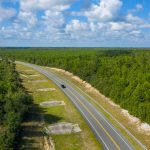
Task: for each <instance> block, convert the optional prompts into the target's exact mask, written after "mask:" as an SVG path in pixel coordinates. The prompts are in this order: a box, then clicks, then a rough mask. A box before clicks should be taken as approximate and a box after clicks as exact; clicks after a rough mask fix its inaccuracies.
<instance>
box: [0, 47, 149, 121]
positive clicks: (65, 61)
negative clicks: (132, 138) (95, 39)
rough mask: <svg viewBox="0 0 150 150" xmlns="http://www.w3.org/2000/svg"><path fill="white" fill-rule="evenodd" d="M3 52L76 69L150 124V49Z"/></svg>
mask: <svg viewBox="0 0 150 150" xmlns="http://www.w3.org/2000/svg"><path fill="white" fill-rule="evenodd" d="M0 55H1V56H3V57H8V58H11V59H12V58H14V59H16V60H21V61H26V62H30V63H35V64H38V65H45V66H50V67H58V68H62V69H65V70H67V71H70V72H73V73H74V74H75V75H78V76H79V77H81V78H82V79H83V80H86V81H87V82H89V83H90V84H92V85H93V86H94V87H96V88H97V89H98V90H99V91H100V92H101V93H103V94H104V95H106V96H108V97H110V98H111V99H112V100H113V101H114V102H116V103H117V104H119V105H121V107H123V108H125V109H127V110H128V111H129V112H130V114H132V115H134V116H136V117H138V118H140V119H141V120H142V121H145V122H147V123H149V124H150V51H149V50H145V49H144V50H142V49H141V50H140V49H132V50H130V49H121V48H120V49H119V48H118V49H117V50H116V49H115V48H114V49H107V48H105V49H98V48H94V49H86V48H84V49H79V48H78V49H67V50H65V49H37V50H36V49H21V50H19V49H18V50H17V49H16V50H13V49H11V50H10V49H8V50H7V49H5V50H4V49H2V50H1V51H0Z"/></svg>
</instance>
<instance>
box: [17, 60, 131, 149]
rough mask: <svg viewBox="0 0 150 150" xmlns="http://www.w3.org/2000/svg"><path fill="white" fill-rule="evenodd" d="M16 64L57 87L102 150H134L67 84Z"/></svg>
mask: <svg viewBox="0 0 150 150" xmlns="http://www.w3.org/2000/svg"><path fill="white" fill-rule="evenodd" d="M17 63H19V64H22V65H25V66H28V67H31V68H33V69H35V70H37V71H38V72H40V73H41V74H43V75H45V76H46V77H47V78H49V79H50V80H52V81H53V82H54V83H55V84H56V85H58V86H59V87H60V88H61V90H62V91H63V92H64V93H65V94H66V95H67V96H68V98H69V99H70V100H71V101H72V103H73V104H74V105H75V107H76V108H77V109H78V110H79V112H80V113H81V115H82V116H83V118H84V119H85V120H86V121H87V123H88V125H89V126H90V128H91V129H92V131H93V132H94V134H95V136H96V138H97V140H98V141H99V142H100V143H101V144H102V145H103V148H104V149H106V150H134V148H133V146H132V145H131V144H130V143H129V141H128V140H127V139H126V138H125V137H124V136H123V135H122V134H121V133H120V132H119V131H118V130H117V129H116V128H115V127H114V126H113V125H112V124H111V123H110V122H109V120H108V119H107V118H106V117H105V116H104V115H103V114H102V113H101V112H100V111H99V110H98V109H97V108H96V107H95V106H94V105H93V104H92V103H90V102H89V100H87V99H86V98H85V97H84V96H83V95H82V94H81V93H79V92H78V91H77V90H76V89H75V88H73V87H72V86H71V85H70V84H69V83H67V82H65V81H64V80H63V79H61V78H59V77H58V76H56V75H54V74H53V73H52V72H50V71H47V70H45V69H43V68H41V67H40V66H37V65H33V64H29V63H23V62H17ZM62 84H64V85H66V88H62V87H61V85H62ZM87 142H88V141H87Z"/></svg>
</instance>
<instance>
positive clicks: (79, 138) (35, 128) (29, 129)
mask: <svg viewBox="0 0 150 150" xmlns="http://www.w3.org/2000/svg"><path fill="white" fill-rule="evenodd" d="M16 66H17V70H18V72H19V73H20V75H21V74H22V75H21V78H22V80H23V85H24V87H25V88H26V90H27V91H28V92H29V93H31V95H32V96H33V107H32V110H31V114H29V115H30V116H29V118H27V120H25V122H24V123H23V125H22V142H21V144H20V149H22V150H23V149H24V150H25V149H31V150H32V149H43V127H42V126H41V125H42V122H43V118H44V122H45V125H51V124H54V123H59V122H70V123H78V124H79V126H80V128H81V130H82V132H80V133H75V134H66V135H52V139H53V140H54V144H55V148H56V150H101V149H102V147H101V145H100V144H99V143H98V142H97V140H96V138H95V136H94V134H93V132H92V131H91V129H90V128H89V126H88V125H87V123H86V122H85V120H84V119H83V118H82V116H81V115H80V113H79V112H78V111H77V110H76V108H75V107H74V105H73V104H72V103H71V102H70V100H69V99H68V98H67V97H66V96H65V95H64V93H63V92H62V91H61V90H60V89H59V88H58V87H57V86H56V85H55V84H54V83H53V82H52V81H50V80H49V79H47V78H46V77H45V76H43V75H42V74H40V73H38V72H37V71H35V70H33V69H32V68H29V67H26V66H23V65H19V64H17V65H16ZM24 75H25V76H24ZM31 75H38V76H31ZM37 80H45V82H34V81H37ZM42 88H55V89H56V90H55V91H48V92H39V91H37V89H42ZM50 100H58V101H64V102H65V104H66V105H65V106H57V107H41V106H40V105H39V104H40V103H41V102H44V101H50Z"/></svg>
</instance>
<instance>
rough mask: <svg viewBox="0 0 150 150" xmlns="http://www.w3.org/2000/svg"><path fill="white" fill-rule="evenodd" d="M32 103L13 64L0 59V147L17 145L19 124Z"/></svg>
mask: <svg viewBox="0 0 150 150" xmlns="http://www.w3.org/2000/svg"><path fill="white" fill-rule="evenodd" d="M31 103H32V99H31V97H30V96H29V95H28V94H27V93H26V92H25V90H24V88H23V87H22V85H21V80H20V78H19V75H18V73H17V72H16V70H15V64H14V63H13V62H11V61H8V60H0V149H1V150H13V149H15V148H16V147H17V144H18V143H17V142H18V136H19V132H20V124H21V121H22V120H23V118H24V117H25V114H26V112H27V111H28V109H29V107H30V104H31Z"/></svg>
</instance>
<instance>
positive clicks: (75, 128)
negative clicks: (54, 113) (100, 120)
mask: <svg viewBox="0 0 150 150" xmlns="http://www.w3.org/2000/svg"><path fill="white" fill-rule="evenodd" d="M78 132H81V129H80V127H79V125H78V124H72V123H65V122H64V123H59V124H54V125H52V126H48V127H47V128H46V133H47V134H71V133H78Z"/></svg>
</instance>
